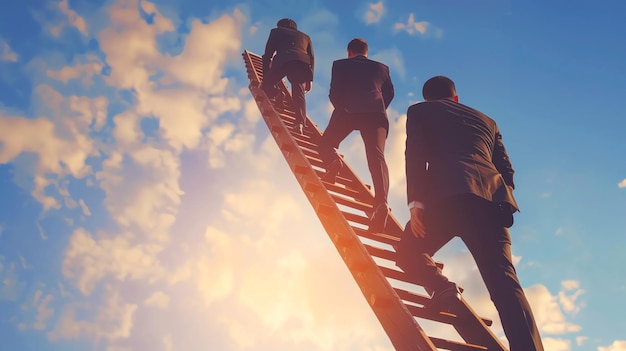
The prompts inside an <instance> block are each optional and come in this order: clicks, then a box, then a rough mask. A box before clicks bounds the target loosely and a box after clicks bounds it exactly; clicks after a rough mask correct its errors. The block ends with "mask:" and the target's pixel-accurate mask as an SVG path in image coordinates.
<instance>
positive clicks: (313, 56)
mask: <svg viewBox="0 0 626 351" xmlns="http://www.w3.org/2000/svg"><path fill="white" fill-rule="evenodd" d="M308 39H309V45H308V46H307V49H306V52H307V54H309V58H310V59H311V73H315V54H314V53H313V42H311V38H308Z"/></svg>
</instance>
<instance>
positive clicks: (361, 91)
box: [329, 56, 394, 117]
mask: <svg viewBox="0 0 626 351" xmlns="http://www.w3.org/2000/svg"><path fill="white" fill-rule="evenodd" d="M393 95H394V90H393V84H392V82H391V77H390V76H389V67H387V66H386V65H384V64H382V63H380V62H377V61H374V60H370V59H368V58H367V57H365V56H356V57H353V58H347V59H341V60H337V61H335V62H333V70H332V77H331V81H330V94H329V98H330V101H331V102H332V104H333V106H334V107H335V110H341V111H346V112H349V113H382V114H383V115H384V116H385V117H386V116H387V107H389V104H390V103H391V100H392V99H393Z"/></svg>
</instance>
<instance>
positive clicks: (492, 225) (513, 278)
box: [461, 199, 543, 351]
mask: <svg viewBox="0 0 626 351" xmlns="http://www.w3.org/2000/svg"><path fill="white" fill-rule="evenodd" d="M497 211H498V209H497V208H496V205H495V204H493V203H491V202H488V201H486V200H483V199H476V201H473V202H472V203H470V204H468V205H467V211H466V214H467V216H466V217H465V218H464V220H463V222H464V223H465V224H466V226H467V228H466V229H467V230H465V231H464V233H462V234H461V239H463V241H464V242H465V244H466V245H467V247H468V249H469V250H470V252H471V253H472V256H473V257H474V260H475V261H476V265H477V266H478V270H479V271H480V274H481V276H482V278H483V281H484V282H485V285H486V287H487V290H488V291H489V294H490V295H491V300H492V301H493V303H494V305H495V306H496V309H497V310H498V313H499V315H500V320H501V322H502V327H503V328H504V333H505V334H506V337H507V339H508V340H509V345H510V349H511V351H533V350H536V351H543V345H542V342H541V336H540V335H539V331H538V329H537V325H536V323H535V320H534V317H533V313H532V311H531V308H530V304H529V303H528V300H527V299H526V295H525V294H524V290H523V289H522V287H521V285H520V282H519V280H518V278H517V273H516V271H515V267H514V266H513V261H512V258H511V236H510V234H509V231H508V230H507V229H506V228H505V227H503V226H502V225H501V224H500V223H499V220H498V218H497V216H498V213H497Z"/></svg>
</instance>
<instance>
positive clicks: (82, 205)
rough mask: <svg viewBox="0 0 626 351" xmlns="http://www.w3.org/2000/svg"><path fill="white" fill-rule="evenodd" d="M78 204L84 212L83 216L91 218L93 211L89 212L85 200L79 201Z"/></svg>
mask: <svg viewBox="0 0 626 351" xmlns="http://www.w3.org/2000/svg"><path fill="white" fill-rule="evenodd" d="M78 204H79V205H80V208H81V210H82V211H83V215H85V216H91V211H89V207H87V204H86V203H85V200H83V199H80V200H79V201H78Z"/></svg>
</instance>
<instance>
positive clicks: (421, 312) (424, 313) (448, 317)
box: [406, 305, 492, 325]
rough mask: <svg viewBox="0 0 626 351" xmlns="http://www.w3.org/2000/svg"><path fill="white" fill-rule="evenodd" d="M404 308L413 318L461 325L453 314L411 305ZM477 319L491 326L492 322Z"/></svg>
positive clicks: (485, 319)
mask: <svg viewBox="0 0 626 351" xmlns="http://www.w3.org/2000/svg"><path fill="white" fill-rule="evenodd" d="M406 307H407V308H408V309H409V311H410V312H411V314H413V316H415V317H418V318H423V319H428V320H431V321H437V322H441V323H447V324H450V325H456V324H462V323H463V322H462V321H461V322H459V321H458V320H459V319H461V318H462V317H457V315H456V314H454V313H448V312H443V311H436V310H433V309H429V308H422V307H417V306H413V305H406ZM477 318H480V319H481V320H482V321H483V323H485V324H486V325H491V324H492V321H491V320H490V319H487V318H482V317H477Z"/></svg>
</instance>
